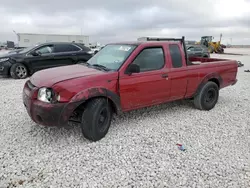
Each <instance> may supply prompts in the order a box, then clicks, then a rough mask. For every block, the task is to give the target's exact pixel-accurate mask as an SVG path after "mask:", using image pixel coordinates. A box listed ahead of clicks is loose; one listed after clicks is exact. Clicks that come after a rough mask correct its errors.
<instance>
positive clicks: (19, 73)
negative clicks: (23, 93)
mask: <svg viewBox="0 0 250 188" xmlns="http://www.w3.org/2000/svg"><path fill="white" fill-rule="evenodd" d="M10 76H11V77H12V78H14V79H25V78H27V77H28V69H27V68H26V67H25V66H24V65H23V64H22V63H16V64H14V65H12V66H11V68H10Z"/></svg>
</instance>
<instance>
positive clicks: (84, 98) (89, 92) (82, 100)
mask: <svg viewBox="0 0 250 188" xmlns="http://www.w3.org/2000/svg"><path fill="white" fill-rule="evenodd" d="M95 98H106V99H107V100H108V101H109V102H110V103H111V106H112V108H113V110H114V112H115V113H116V114H120V113H121V103H120V97H119V95H117V94H116V93H114V92H112V91H110V90H108V89H106V88H90V89H86V90H83V91H80V92H79V93H77V94H76V95H75V96H74V97H73V98H72V99H71V100H70V103H77V105H76V107H75V109H77V108H79V106H81V105H83V104H86V103H87V102H88V101H90V100H92V99H95Z"/></svg>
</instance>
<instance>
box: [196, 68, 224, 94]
mask: <svg viewBox="0 0 250 188" xmlns="http://www.w3.org/2000/svg"><path fill="white" fill-rule="evenodd" d="M214 78H215V79H217V80H218V81H219V86H221V85H222V82H223V80H222V78H221V76H220V75H219V73H211V74H208V75H206V76H205V77H204V78H203V79H202V81H201V83H200V84H199V86H198V88H197V89H196V92H195V94H194V96H196V95H197V94H198V93H199V91H200V90H201V88H202V87H203V85H204V84H205V83H207V82H208V80H211V79H214Z"/></svg>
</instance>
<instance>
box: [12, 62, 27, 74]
mask: <svg viewBox="0 0 250 188" xmlns="http://www.w3.org/2000/svg"><path fill="white" fill-rule="evenodd" d="M18 63H19V64H22V65H23V66H24V67H25V68H26V69H27V71H28V75H30V74H31V72H32V71H31V68H30V66H28V65H27V64H26V63H24V62H22V61H21V62H14V63H11V65H10V67H9V70H8V75H10V70H11V67H12V66H14V65H15V64H18Z"/></svg>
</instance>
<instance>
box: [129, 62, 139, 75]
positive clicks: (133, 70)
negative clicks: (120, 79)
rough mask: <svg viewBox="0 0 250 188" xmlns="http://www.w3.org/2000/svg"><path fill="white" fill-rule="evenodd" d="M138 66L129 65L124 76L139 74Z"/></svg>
mask: <svg viewBox="0 0 250 188" xmlns="http://www.w3.org/2000/svg"><path fill="white" fill-rule="evenodd" d="M139 72H140V66H139V65H136V64H130V65H129V66H128V68H127V70H126V74H128V75H131V74H132V73H139Z"/></svg>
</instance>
